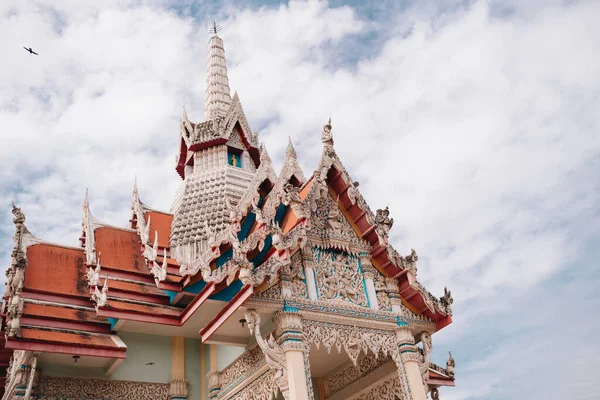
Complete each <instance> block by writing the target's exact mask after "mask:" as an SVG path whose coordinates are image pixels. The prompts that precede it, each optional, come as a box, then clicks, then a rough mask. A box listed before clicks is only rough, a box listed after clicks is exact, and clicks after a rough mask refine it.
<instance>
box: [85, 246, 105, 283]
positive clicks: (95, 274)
mask: <svg viewBox="0 0 600 400" xmlns="http://www.w3.org/2000/svg"><path fill="white" fill-rule="evenodd" d="M100 272H102V268H101V267H100V253H98V257H97V260H96V268H94V267H92V266H91V265H90V266H89V267H88V273H87V279H88V286H100V285H102V282H100Z"/></svg>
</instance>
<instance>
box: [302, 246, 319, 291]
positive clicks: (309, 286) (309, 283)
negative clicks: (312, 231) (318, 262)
mask: <svg viewBox="0 0 600 400" xmlns="http://www.w3.org/2000/svg"><path fill="white" fill-rule="evenodd" d="M302 264H303V265H304V277H305V278H306V290H307V292H308V298H309V299H310V300H317V282H315V272H314V260H313V254H312V249H311V247H310V246H304V248H303V249H302Z"/></svg>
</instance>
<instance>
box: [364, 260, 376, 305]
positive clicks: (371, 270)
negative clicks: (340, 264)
mask: <svg viewBox="0 0 600 400" xmlns="http://www.w3.org/2000/svg"><path fill="white" fill-rule="evenodd" d="M360 266H361V268H362V271H363V277H364V278H365V286H366V287H367V298H368V299H369V307H370V308H371V309H372V310H375V311H377V310H379V302H378V301H377V292H376V291H375V283H374V282H373V279H374V278H375V274H376V273H377V271H376V270H375V267H373V264H371V257H370V256H361V257H360Z"/></svg>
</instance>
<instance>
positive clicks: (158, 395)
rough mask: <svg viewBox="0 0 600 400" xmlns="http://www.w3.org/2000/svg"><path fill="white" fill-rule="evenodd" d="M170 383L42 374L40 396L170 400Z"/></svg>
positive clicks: (44, 398)
mask: <svg viewBox="0 0 600 400" xmlns="http://www.w3.org/2000/svg"><path fill="white" fill-rule="evenodd" d="M169 387H170V384H168V383H148V382H129V381H112V380H105V379H88V378H63V377H54V376H42V377H40V383H39V387H38V390H37V392H38V393H39V395H38V396H37V399H41V400H54V399H57V398H68V399H91V398H92V399H111V400H148V399H156V400H167V399H169Z"/></svg>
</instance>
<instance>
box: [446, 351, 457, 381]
mask: <svg viewBox="0 0 600 400" xmlns="http://www.w3.org/2000/svg"><path fill="white" fill-rule="evenodd" d="M448 355H449V358H448V361H446V372H447V373H448V376H450V377H454V367H455V364H454V358H453V357H452V353H451V352H448Z"/></svg>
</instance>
